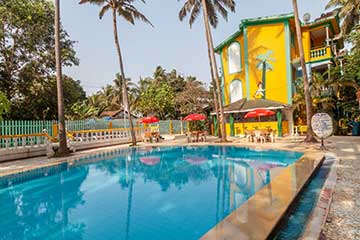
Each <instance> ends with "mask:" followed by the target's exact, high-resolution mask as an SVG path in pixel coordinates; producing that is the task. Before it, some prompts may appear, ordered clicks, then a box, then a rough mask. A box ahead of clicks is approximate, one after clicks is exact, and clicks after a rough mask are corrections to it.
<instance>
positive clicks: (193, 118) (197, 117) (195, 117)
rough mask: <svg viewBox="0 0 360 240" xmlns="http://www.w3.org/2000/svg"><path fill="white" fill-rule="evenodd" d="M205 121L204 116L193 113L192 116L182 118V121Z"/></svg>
mask: <svg viewBox="0 0 360 240" xmlns="http://www.w3.org/2000/svg"><path fill="white" fill-rule="evenodd" d="M205 119H206V116H205V115H203V114H198V113H193V114H190V115H187V116H186V117H185V118H184V121H202V120H205Z"/></svg>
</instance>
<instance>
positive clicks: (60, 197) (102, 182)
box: [0, 146, 302, 240]
mask: <svg viewBox="0 0 360 240" xmlns="http://www.w3.org/2000/svg"><path fill="white" fill-rule="evenodd" d="M301 155H302V153H299V152H286V151H257V150H251V149H247V148H238V147H230V146H207V147H156V148H154V147H148V148H129V149H126V150H122V151H121V152H120V153H118V154H117V155H115V156H112V157H108V156H106V155H105V156H102V157H100V158H104V159H105V160H101V161H100V160H99V161H98V159H95V158H85V159H82V160H80V161H77V162H76V163H75V164H74V165H72V166H66V165H61V166H60V167H58V168H57V169H56V170H54V171H49V170H46V174H45V175H47V176H44V174H40V175H41V177H39V174H34V176H32V177H29V175H27V176H26V177H25V178H24V176H21V175H19V176H18V177H17V178H16V179H15V178H12V179H10V178H8V179H6V178H5V179H2V180H1V184H0V186H2V187H1V189H0V202H1V208H0V217H1V219H2V220H1V221H0V229H1V235H0V239H140V240H142V239H157V240H162V239H198V238H199V237H201V236H202V235H203V234H204V233H206V232H207V231H208V230H209V229H211V228H212V227H213V226H215V225H216V224H217V223H218V222H220V221H221V220H222V219H224V218H225V217H226V216H227V215H228V214H229V213H230V212H232V211H233V210H234V209H236V208H237V207H239V206H240V205H241V204H242V203H244V202H245V201H246V200H247V199H248V198H249V197H251V196H252V195H254V194H255V193H256V192H257V191H258V190H259V189H261V188H262V187H263V186H264V185H266V184H267V183H269V181H270V180H271V179H272V178H274V177H275V176H277V175H278V174H279V173H280V172H281V171H282V169H283V168H285V167H287V166H288V165H290V164H292V163H294V162H295V161H296V160H297V159H298V158H299V157H300V156H301ZM41 171H45V170H40V173H41ZM23 179H25V180H26V181H23Z"/></svg>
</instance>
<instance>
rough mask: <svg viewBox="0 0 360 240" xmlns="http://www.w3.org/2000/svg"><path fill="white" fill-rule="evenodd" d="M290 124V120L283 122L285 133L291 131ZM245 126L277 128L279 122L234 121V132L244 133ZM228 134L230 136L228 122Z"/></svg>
mask: <svg viewBox="0 0 360 240" xmlns="http://www.w3.org/2000/svg"><path fill="white" fill-rule="evenodd" d="M288 126H289V124H288V121H283V122H282V132H283V134H284V135H286V134H288V133H289V127H288ZM245 128H246V129H248V130H254V129H256V128H258V129H267V128H271V129H276V130H277V122H249V123H234V129H235V131H234V134H235V136H236V135H244V134H245ZM226 135H227V136H230V124H229V123H227V124H226Z"/></svg>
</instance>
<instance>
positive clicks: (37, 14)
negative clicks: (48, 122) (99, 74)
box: [0, 0, 79, 119]
mask: <svg viewBox="0 0 360 240" xmlns="http://www.w3.org/2000/svg"><path fill="white" fill-rule="evenodd" d="M54 18H55V16H54V4H53V3H52V2H51V1H47V0H22V1H18V0H6V1H0V19H1V20H0V91H2V92H3V93H4V94H5V96H6V97H7V99H8V100H9V101H10V102H11V112H9V114H8V115H6V117H7V118H12V119H25V118H27V119H28V118H29V117H31V119H34V118H35V117H36V118H38V119H44V118H48V114H47V112H53V110H54V109H56V101H55V102H54V101H52V100H53V98H54V97H55V96H56V91H55V92H51V95H46V96H42V95H41V94H33V92H32V90H33V89H40V90H42V89H48V86H47V84H48V83H49V82H50V81H52V80H51V79H52V78H53V76H54V73H55V49H54V44H55V38H54V32H55V28H54ZM60 42H61V52H62V55H63V58H62V59H61V63H62V65H65V66H72V65H78V63H79V60H78V59H77V58H76V54H75V50H74V48H73V45H74V42H73V41H71V40H70V39H69V36H68V34H67V33H66V31H65V30H64V29H62V28H61V29H60ZM55 90H56V89H55ZM44 97H46V98H49V101H50V102H52V103H53V102H54V105H52V106H49V110H48V109H46V108H43V109H41V107H42V105H43V104H44V101H43V100H44ZM30 100H31V101H30ZM24 109H27V110H28V111H24ZM30 109H36V112H30ZM39 109H41V110H39ZM19 111H21V113H19ZM54 112H56V113H57V111H56V110H55V111H54Z"/></svg>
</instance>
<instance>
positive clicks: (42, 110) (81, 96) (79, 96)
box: [6, 75, 86, 120]
mask: <svg viewBox="0 0 360 240" xmlns="http://www.w3.org/2000/svg"><path fill="white" fill-rule="evenodd" d="M63 86H64V107H65V116H66V118H72V115H73V114H74V113H73V111H72V110H71V107H72V105H73V104H74V103H77V102H82V101H83V100H85V99H86V94H85V91H84V89H83V88H82V87H81V85H80V81H76V80H74V79H72V78H71V77H69V76H66V75H63ZM56 91H57V87H56V78H55V76H52V77H49V78H48V79H45V80H43V81H41V82H39V83H38V82H34V83H33V84H32V85H31V86H29V87H28V89H27V93H26V95H25V96H23V97H22V98H16V99H13V100H12V104H11V112H9V114H8V115H6V118H8V119H29V120H30V119H31V120H34V119H41V120H53V119H56V118H57V116H58V111H57V107H56V105H57V98H56ZM24 109H26V111H24Z"/></svg>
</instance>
